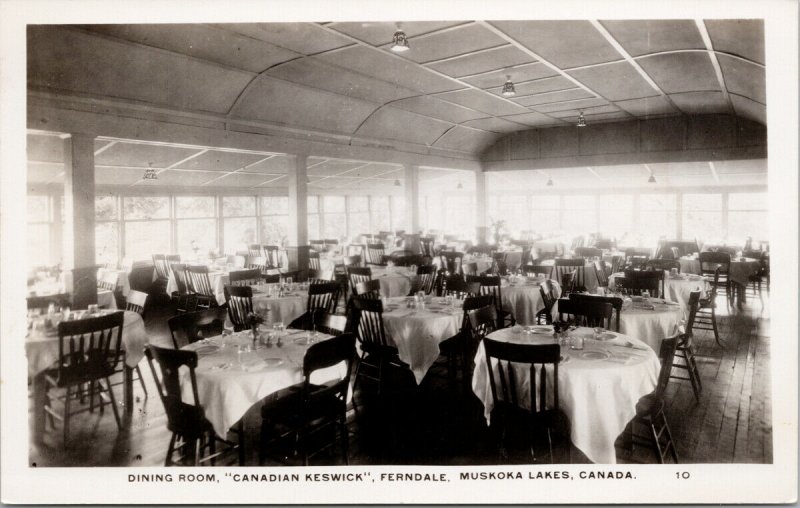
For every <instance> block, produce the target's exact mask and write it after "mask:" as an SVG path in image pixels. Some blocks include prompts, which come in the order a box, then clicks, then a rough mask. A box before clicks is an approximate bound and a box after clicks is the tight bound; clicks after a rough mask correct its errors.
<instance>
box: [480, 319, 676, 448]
mask: <svg viewBox="0 0 800 508" xmlns="http://www.w3.org/2000/svg"><path fill="white" fill-rule="evenodd" d="M537 328H538V327H537ZM545 328H549V331H546V332H545V333H541V334H539V333H534V334H526V333H519V332H518V330H517V333H515V329H514V328H504V329H501V330H498V331H496V332H493V333H491V334H489V337H490V338H492V339H494V340H499V341H504V342H513V343H530V344H553V343H554V339H553V333H552V328H551V327H542V330H543V331H544V330H545ZM607 333H608V337H612V338H609V339H608V340H604V341H599V340H594V339H593V338H592V337H593V336H594V332H593V330H592V329H590V328H578V329H575V330H573V331H571V332H570V334H571V335H573V336H578V335H581V336H584V337H585V338H586V339H585V344H584V349H583V350H580V351H578V350H572V349H569V348H568V347H567V346H562V360H561V362H560V363H559V367H558V395H559V401H560V402H559V406H560V409H561V410H562V411H563V412H564V414H565V415H566V416H567V417H568V418H569V422H570V438H571V440H572V443H573V445H575V447H577V448H578V449H579V450H581V451H582V452H583V453H584V454H585V455H586V456H587V457H588V458H589V460H591V461H592V462H594V463H597V464H615V463H616V461H617V457H616V451H615V449H614V442H615V441H616V439H617V437H618V436H619V435H620V434H621V433H622V432H623V430H625V427H626V426H627V424H628V423H629V422H630V421H631V419H632V418H633V417H634V416H635V415H636V403H637V402H638V401H639V399H640V398H641V397H642V396H644V395H647V394H648V393H651V392H652V391H653V390H654V389H655V387H656V384H657V382H658V374H659V369H660V362H659V360H658V357H657V355H656V354H655V352H653V350H652V349H650V348H649V347H647V346H646V345H645V344H644V343H643V342H642V341H640V340H638V339H637V338H634V337H631V336H628V335H623V334H619V333H614V332H607ZM513 365H514V371H515V374H516V376H515V378H516V381H517V394H518V396H519V400H520V401H521V403H522V405H523V407H528V408H529V407H530V400H531V396H530V366H529V365H522V364H513ZM492 368H493V370H494V371H495V375H496V372H497V363H496V362H493V363H492ZM547 373H548V374H549V376H548V377H549V379H548V385H549V386H553V384H552V383H553V379H552V376H553V370H552V368H548V369H547ZM488 374H489V371H488V367H487V362H486V352H485V350H484V347H483V343H480V344H479V345H478V352H477V355H476V356H475V370H474V373H473V377H472V390H473V392H474V393H475V395H477V397H478V399H480V401H481V402H482V403H483V406H484V417H485V418H486V421H487V423H491V420H490V418H491V413H492V409H493V408H494V402H493V399H492V393H491V387H490V384H489V383H490V382H489V377H488ZM536 375H537V376H538V375H539V374H538V372H537V373H536ZM548 402H552V401H548Z"/></svg>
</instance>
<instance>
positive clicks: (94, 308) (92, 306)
mask: <svg viewBox="0 0 800 508" xmlns="http://www.w3.org/2000/svg"><path fill="white" fill-rule="evenodd" d="M86 309H87V311H88V312H89V314H91V315H95V314H97V312H98V311H99V310H100V307H99V306H98V305H97V304H96V303H92V304H89V306H88V307H87V308H86Z"/></svg>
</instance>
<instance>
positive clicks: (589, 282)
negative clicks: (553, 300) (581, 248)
mask: <svg viewBox="0 0 800 508" xmlns="http://www.w3.org/2000/svg"><path fill="white" fill-rule="evenodd" d="M555 264H556V261H555V260H554V259H546V260H544V261H543V262H542V266H552V267H553V271H552V272H551V277H555V274H556V266H555ZM570 268H577V269H580V270H583V286H584V287H585V288H586V291H588V292H589V293H596V292H597V286H598V285H599V283H598V282H597V273H596V272H595V271H594V263H592V262H591V261H587V262H586V264H584V265H583V267H582V268H581V267H570ZM558 282H559V284H560V283H561V281H560V280H559V281H558Z"/></svg>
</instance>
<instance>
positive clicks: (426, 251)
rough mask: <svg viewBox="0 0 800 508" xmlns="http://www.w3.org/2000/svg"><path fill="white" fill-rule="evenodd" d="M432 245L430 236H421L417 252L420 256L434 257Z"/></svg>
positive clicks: (432, 239) (432, 241) (432, 240)
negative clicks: (418, 251)
mask: <svg viewBox="0 0 800 508" xmlns="http://www.w3.org/2000/svg"><path fill="white" fill-rule="evenodd" d="M433 245H434V238H433V237H432V236H421V237H420V238H419V250H420V254H422V255H423V256H430V257H431V258H432V257H433V256H435V255H436V254H435V252H434V250H433Z"/></svg>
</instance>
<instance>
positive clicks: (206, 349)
mask: <svg viewBox="0 0 800 508" xmlns="http://www.w3.org/2000/svg"><path fill="white" fill-rule="evenodd" d="M217 351H219V346H217V345H216V344H205V345H203V346H200V347H199V348H197V349H195V350H194V352H195V353H197V354H198V355H210V354H211V353H216V352H217Z"/></svg>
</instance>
